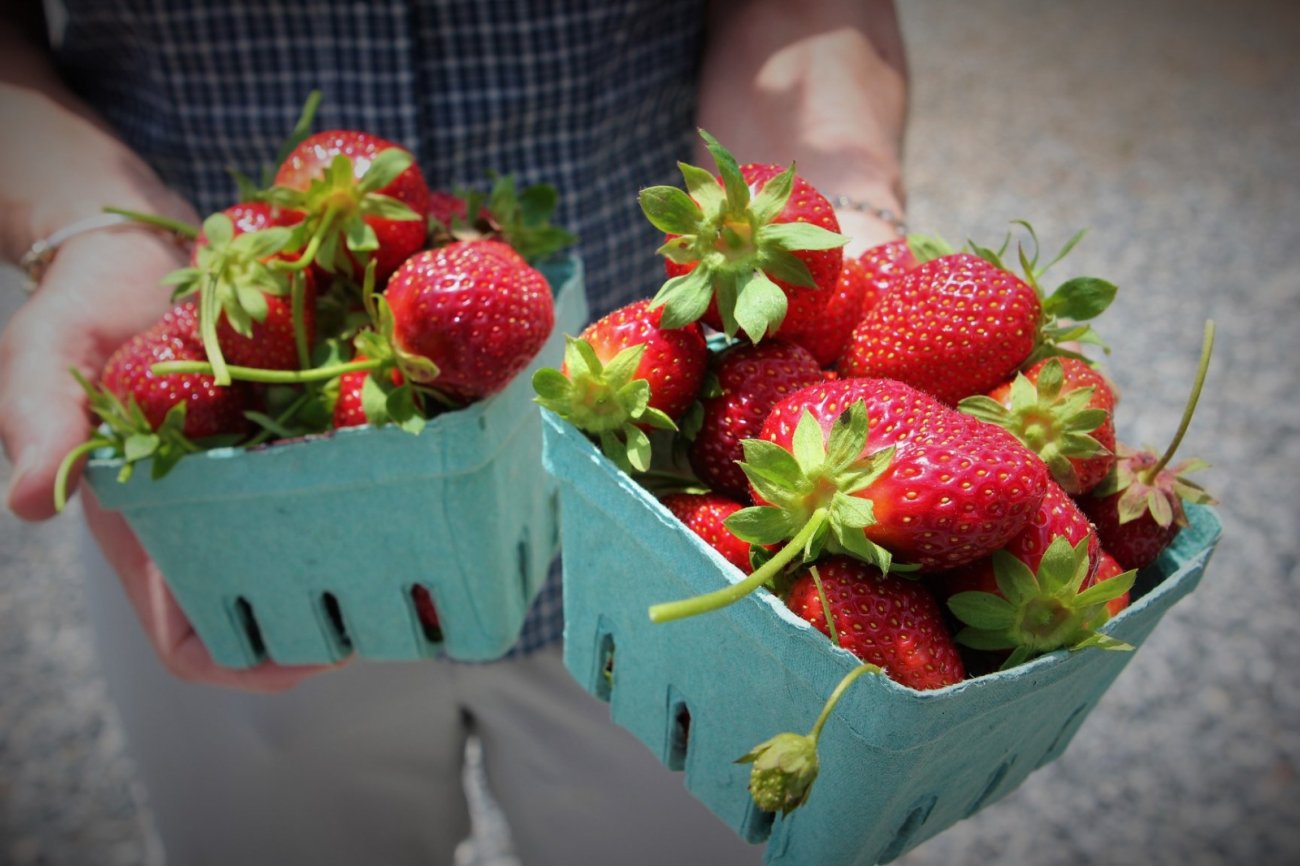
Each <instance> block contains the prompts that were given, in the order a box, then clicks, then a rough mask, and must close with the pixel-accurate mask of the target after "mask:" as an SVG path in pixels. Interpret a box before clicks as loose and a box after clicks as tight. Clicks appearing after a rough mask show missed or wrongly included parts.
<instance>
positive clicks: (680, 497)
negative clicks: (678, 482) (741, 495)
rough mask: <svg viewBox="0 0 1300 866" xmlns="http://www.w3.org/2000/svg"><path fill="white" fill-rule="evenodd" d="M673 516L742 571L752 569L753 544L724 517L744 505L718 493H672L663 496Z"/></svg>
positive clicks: (663, 500) (665, 505)
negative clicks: (741, 538) (735, 533)
mask: <svg viewBox="0 0 1300 866" xmlns="http://www.w3.org/2000/svg"><path fill="white" fill-rule="evenodd" d="M660 501H661V502H662V503H663V504H664V507H665V508H667V509H668V510H669V511H671V512H672V513H673V516H674V517H676V518H677V519H678V520H680V521H681V522H682V523H684V524H685V525H686V528H687V529H689V530H691V532H694V533H695V534H696V535H698V536H699V537H700V538H702V539H704V541H705V543H706V544H708V545H709V547H712V548H713V549H714V550H716V551H717V552H718V553H720V554H722V557H723V559H725V560H727V562H730V563H731V564H732V565H734V566H736V568H738V569H740V570H741V571H742V572H744V573H746V574H748V573H749V570H750V568H749V544H748V542H744V541H741V540H740V539H739V538H737V537H736V536H735V535H734V534H732V532H731V530H730V529H727V527H726V526H724V525H723V521H724V520H726V519H727V518H728V517H730V516H731V515H733V514H735V513H736V512H737V511H739V510H740V509H741V508H743V507H744V506H742V505H741V504H740V503H739V502H736V501H735V500H734V499H729V498H728V497H726V496H722V495H720V494H717V493H670V494H668V495H666V496H664V497H662V498H661V499H660Z"/></svg>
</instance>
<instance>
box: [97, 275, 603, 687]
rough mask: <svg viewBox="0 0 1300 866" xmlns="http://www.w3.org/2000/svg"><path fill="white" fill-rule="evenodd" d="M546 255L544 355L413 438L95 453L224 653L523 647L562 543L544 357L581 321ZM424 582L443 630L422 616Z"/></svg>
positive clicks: (246, 658) (113, 499)
mask: <svg viewBox="0 0 1300 866" xmlns="http://www.w3.org/2000/svg"><path fill="white" fill-rule="evenodd" d="M540 269H541V270H542V272H543V273H544V274H545V276H546V277H547V280H548V281H549V282H550V284H551V286H552V288H553V290H554V291H555V295H556V296H555V308H556V316H555V318H556V324H555V329H554V331H553V333H552V334H551V336H550V338H549V339H548V341H547V342H546V344H545V346H544V347H543V348H542V350H541V352H540V353H539V355H538V357H537V358H536V359H534V361H533V364H532V365H531V366H530V367H529V368H528V369H527V370H526V371H524V372H523V373H521V374H520V375H519V376H517V377H516V378H515V379H514V380H513V381H512V382H511V383H510V384H509V385H508V386H507V387H506V388H505V389H504V390H503V391H501V392H500V393H498V394H496V395H494V396H492V397H490V398H488V399H487V400H484V401H482V402H480V403H476V404H474V405H471V406H469V407H467V408H465V409H463V410H460V411H456V412H449V413H446V414H443V415H439V416H437V417H435V418H433V419H432V420H430V422H429V423H428V425H427V426H426V427H425V428H424V430H423V431H422V432H421V433H420V434H419V435H412V434H410V433H407V432H404V431H402V430H400V429H397V428H395V427H386V428H355V429H345V430H339V431H335V432H333V433H331V434H329V435H324V436H317V437H309V438H307V439H304V440H299V441H292V442H285V443H280V444H273V445H268V446H264V447H260V448H256V449H246V450H245V449H232V448H226V449H217V450H213V451H209V452H204V453H201V454H196V455H191V456H189V457H186V458H185V459H183V460H181V461H180V462H179V463H178V464H177V465H176V466H175V467H174V468H173V469H172V471H171V472H170V473H169V474H167V475H166V476H165V477H163V478H161V479H159V480H156V481H155V480H153V479H152V478H150V471H149V467H148V466H147V465H141V466H139V467H137V468H136V471H135V473H134V474H133V476H132V477H131V479H130V480H129V481H128V482H127V483H125V484H121V483H118V481H117V480H116V476H117V471H118V468H119V465H120V464H119V462H118V461H116V460H92V461H90V462H89V463H88V465H87V467H86V480H87V481H88V482H89V484H90V486H91V487H92V488H93V489H94V492H95V495H96V497H97V498H98V499H99V501H100V503H101V504H102V505H103V506H104V507H106V508H109V509H113V510H116V511H120V512H121V513H122V514H123V515H124V516H125V518H126V519H127V521H128V522H129V523H130V525H131V527H132V529H133V530H134V531H135V533H136V534H137V535H138V536H139V538H140V541H141V542H142V543H143V545H144V547H145V549H146V550H148V551H149V554H150V555H151V556H152V557H153V559H154V560H155V562H157V564H158V566H159V568H160V570H161V571H162V573H163V575H165V578H166V580H167V584H168V586H169V587H170V588H171V590H172V593H173V594H174V595H175V597H176V600H177V602H178V603H179V604H180V606H181V608H182V609H183V610H184V611H185V614H186V615H187V616H188V617H189V619H190V622H191V623H192V624H193V626H194V629H195V631H196V632H197V633H198V636H199V638H200V639H201V640H202V641H203V643H204V645H205V646H206V647H207V649H208V650H209V652H211V654H212V656H213V658H214V659H215V660H216V661H217V663H218V664H221V665H223V666H227V667H232V668H243V667H248V666H251V665H254V664H257V663H258V662H260V661H263V660H264V659H270V660H273V661H275V662H279V663H282V664H312V663H323V662H332V661H336V660H338V659H341V658H343V657H344V656H347V655H349V654H356V655H358V656H362V657H366V658H371V659H384V660H411V659H419V658H424V657H430V656H436V655H440V654H446V655H447V656H449V657H451V658H455V659H461V660H467V661H480V660H490V659H494V658H498V657H500V656H501V655H503V654H504V653H505V652H506V651H507V650H508V649H509V648H510V647H511V646H512V645H513V643H514V641H515V640H516V638H517V637H518V634H519V631H520V628H521V626H522V624H523V620H524V616H525V614H526V613H527V610H528V606H529V604H530V603H531V602H532V600H533V598H534V597H535V596H536V594H537V592H538V590H540V588H541V586H542V584H543V582H544V581H545V579H546V575H547V571H548V568H549V566H550V563H551V562H552V560H553V559H554V557H555V555H556V553H557V551H558V544H559V531H558V527H557V515H556V502H555V485H554V482H553V481H552V480H551V479H550V477H549V476H548V475H547V474H546V472H545V471H543V469H542V465H541V446H542V440H541V422H540V418H539V416H538V409H537V407H536V405H535V404H534V403H533V402H532V397H533V391H532V385H531V377H532V372H533V370H535V369H537V368H538V367H540V366H544V365H545V366H555V365H557V364H558V363H559V362H560V360H561V358H562V356H563V350H564V334H565V332H570V333H576V330H577V329H578V328H579V327H580V326H581V325H582V324H584V323H585V322H586V319H587V301H586V295H585V293H584V290H583V280H582V264H581V261H580V260H578V259H576V258H575V259H566V260H564V261H563V262H560V263H557V264H548V265H543V266H542V267H541V268H540ZM418 588H423V590H422V591H423V592H427V593H428V594H429V596H430V597H431V599H432V601H433V604H434V607H435V609H436V611H437V614H438V621H439V625H440V627H441V635H440V636H439V635H438V634H437V633H436V632H430V631H427V630H426V629H424V628H422V626H421V624H420V621H419V617H418V615H417V608H416V605H417V600H416V596H417V594H418V593H420V592H421V590H420V589H418ZM439 637H440V639H439Z"/></svg>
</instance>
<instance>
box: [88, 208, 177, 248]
mask: <svg viewBox="0 0 1300 866" xmlns="http://www.w3.org/2000/svg"><path fill="white" fill-rule="evenodd" d="M104 213H112V214H117V215H118V216H124V217H127V218H128V219H131V220H134V221H135V222H138V223H144V224H145V225H150V226H157V227H158V228H160V229H166V230H167V231H169V232H171V233H173V234H175V235H178V236H180V237H183V238H186V239H188V240H191V241H192V240H194V239H196V238H197V237H198V236H199V230H198V227H197V226H193V225H190V224H189V223H187V222H182V221H181V220H177V219H172V218H171V217H165V216H159V215H158V214H152V213H141V212H140V211H134V210H127V209H126V208H120V207H106V208H104Z"/></svg>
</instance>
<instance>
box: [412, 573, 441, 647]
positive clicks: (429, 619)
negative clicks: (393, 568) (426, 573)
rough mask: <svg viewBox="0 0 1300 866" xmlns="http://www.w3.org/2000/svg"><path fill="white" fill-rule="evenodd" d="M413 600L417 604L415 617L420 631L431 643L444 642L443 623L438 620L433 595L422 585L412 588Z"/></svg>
mask: <svg viewBox="0 0 1300 866" xmlns="http://www.w3.org/2000/svg"><path fill="white" fill-rule="evenodd" d="M411 600H412V601H413V602H414V603H415V617H416V619H417V620H418V621H419V623H420V629H421V631H423V632H424V636H425V637H426V638H428V639H429V640H430V641H433V642H434V643H437V642H439V641H441V640H442V623H441V622H439V620H438V609H437V608H436V607H434V605H433V595H432V594H431V593H430V592H429V590H427V589H425V588H424V587H423V586H421V585H420V584H418V583H417V584H416V585H415V586H413V587H411Z"/></svg>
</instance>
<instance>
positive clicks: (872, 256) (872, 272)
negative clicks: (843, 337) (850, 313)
mask: <svg viewBox="0 0 1300 866" xmlns="http://www.w3.org/2000/svg"><path fill="white" fill-rule="evenodd" d="M847 261H848V259H845V262H847ZM857 261H858V263H859V264H861V265H862V267H863V268H864V269H865V270H866V288H865V289H864V290H863V292H862V311H861V313H860V314H859V316H858V318H859V319H861V318H862V316H865V315H866V314H867V313H868V312H870V310H871V308H872V307H874V306H875V305H876V304H877V303H879V302H880V299H881V298H882V297H884V295H885V293H886V292H888V291H889V289H890V287H891V286H893V284H894V281H895V280H896V279H897V278H898V276H899V275H900V274H902V273H903V272H905V271H910V270H911V269H912V268H914V267H916V265H917V261H916V256H914V255H912V249H911V247H909V246H908V245H907V241H906V240H904V239H903V238H899V239H898V240H894V241H886V242H885V243H883V244H877V245H876V246H874V247H871V248H870V249H868V250H866V251H865V252H863V253H862V255H860V256H858V258H857ZM846 343H847V341H846Z"/></svg>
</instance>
